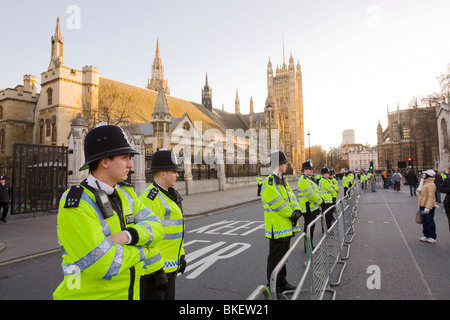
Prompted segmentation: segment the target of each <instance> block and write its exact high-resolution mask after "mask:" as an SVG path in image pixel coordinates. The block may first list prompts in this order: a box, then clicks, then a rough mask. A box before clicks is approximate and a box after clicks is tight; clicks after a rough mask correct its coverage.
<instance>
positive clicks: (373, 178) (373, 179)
mask: <svg viewBox="0 0 450 320" xmlns="http://www.w3.org/2000/svg"><path fill="white" fill-rule="evenodd" d="M369 181H370V183H371V185H372V192H377V190H376V188H377V177H376V176H375V175H374V174H373V173H370V178H369Z"/></svg>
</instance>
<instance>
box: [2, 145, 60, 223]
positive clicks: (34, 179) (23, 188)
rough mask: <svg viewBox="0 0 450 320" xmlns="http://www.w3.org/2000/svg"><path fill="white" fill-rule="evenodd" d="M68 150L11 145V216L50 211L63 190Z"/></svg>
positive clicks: (56, 204) (58, 147)
mask: <svg viewBox="0 0 450 320" xmlns="http://www.w3.org/2000/svg"><path fill="white" fill-rule="evenodd" d="M67 154H68V147H60V146H48V145H37V144H21V143H15V144H14V153H13V170H12V201H11V214H21V213H29V212H41V211H49V210H54V209H56V208H57V206H58V202H59V199H60V198H61V195H62V194H63V192H64V191H65V190H66V189H67Z"/></svg>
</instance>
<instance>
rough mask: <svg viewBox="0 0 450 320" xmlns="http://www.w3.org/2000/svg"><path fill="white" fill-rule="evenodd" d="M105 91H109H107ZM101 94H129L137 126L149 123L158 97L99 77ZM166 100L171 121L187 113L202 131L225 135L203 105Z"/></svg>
mask: <svg viewBox="0 0 450 320" xmlns="http://www.w3.org/2000/svg"><path fill="white" fill-rule="evenodd" d="M106 89H109V91H108V90H106ZM102 92H118V93H119V94H129V97H130V102H129V103H130V104H131V105H132V106H133V114H132V115H131V118H132V120H133V121H134V122H135V123H138V124H142V123H149V122H151V120H152V114H153V111H154V108H155V105H156V98H157V96H158V92H157V91H153V90H149V89H146V88H140V87H137V86H133V85H130V84H126V83H123V82H119V81H116V80H111V79H107V78H103V77H100V78H99V95H101V94H102ZM166 99H167V104H168V107H169V111H170V115H171V116H172V118H173V119H177V118H181V117H182V116H183V115H184V114H185V113H187V114H188V116H189V118H190V119H191V120H192V121H194V122H195V121H202V122H203V125H202V128H203V130H206V129H211V128H215V129H219V130H220V131H222V132H223V133H225V132H224V128H223V127H222V126H221V125H220V124H219V123H217V121H216V120H215V119H213V116H212V113H211V112H210V111H209V110H208V109H206V108H205V107H204V106H203V105H201V104H198V103H194V102H191V101H187V100H183V99H180V98H176V97H172V96H166ZM205 124H206V125H205Z"/></svg>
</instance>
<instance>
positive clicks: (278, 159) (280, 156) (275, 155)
mask: <svg viewBox="0 0 450 320" xmlns="http://www.w3.org/2000/svg"><path fill="white" fill-rule="evenodd" d="M288 162H289V161H288V160H287V158H286V155H285V154H284V152H282V151H275V152H272V154H271V155H270V166H271V167H272V168H274V167H276V166H278V165H280V164H283V163H288Z"/></svg>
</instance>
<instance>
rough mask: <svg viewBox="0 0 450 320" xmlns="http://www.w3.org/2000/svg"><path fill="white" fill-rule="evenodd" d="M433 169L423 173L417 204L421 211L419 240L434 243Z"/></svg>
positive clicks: (434, 190) (434, 203) (434, 200)
mask: <svg viewBox="0 0 450 320" xmlns="http://www.w3.org/2000/svg"><path fill="white" fill-rule="evenodd" d="M434 175H435V172H434V171H433V170H431V169H430V170H427V171H425V172H424V173H423V186H422V188H421V190H420V191H419V198H418V199H417V204H418V205H419V207H420V211H421V212H422V215H421V217H422V226H423V237H421V238H420V241H424V242H429V243H435V242H436V238H437V236H436V224H435V223H434V208H435V207H436V198H435V192H436V185H435V184H434Z"/></svg>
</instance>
